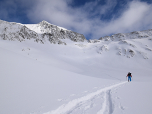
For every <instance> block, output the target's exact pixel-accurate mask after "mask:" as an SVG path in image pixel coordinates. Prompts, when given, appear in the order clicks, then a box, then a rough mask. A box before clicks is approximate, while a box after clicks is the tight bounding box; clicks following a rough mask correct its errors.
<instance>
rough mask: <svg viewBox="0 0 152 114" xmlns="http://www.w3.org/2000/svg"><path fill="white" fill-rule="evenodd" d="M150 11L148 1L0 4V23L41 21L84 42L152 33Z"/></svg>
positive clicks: (20, 0) (0, 0)
mask: <svg viewBox="0 0 152 114" xmlns="http://www.w3.org/2000/svg"><path fill="white" fill-rule="evenodd" d="M151 11H152V0H0V19H1V20H5V21H9V22H18V23H22V24H37V23H39V22H41V21H43V20H45V21H48V22H49V23H51V24H54V25H57V26H60V27H64V28H66V29H69V30H72V31H75V32H78V33H81V34H83V35H84V36H85V37H86V38H87V39H99V38H100V37H103V36H109V35H112V34H117V33H128V32H132V31H141V30H148V29H152V13H151Z"/></svg>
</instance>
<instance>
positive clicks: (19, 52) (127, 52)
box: [0, 20, 152, 114]
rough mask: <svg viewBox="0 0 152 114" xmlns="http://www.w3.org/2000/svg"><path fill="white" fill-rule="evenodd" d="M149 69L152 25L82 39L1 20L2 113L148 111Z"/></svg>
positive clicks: (135, 113) (44, 26) (46, 27)
mask: <svg viewBox="0 0 152 114" xmlns="http://www.w3.org/2000/svg"><path fill="white" fill-rule="evenodd" d="M60 44H63V45H60ZM151 69H152V30H146V31H138V32H131V33H123V34H122V33H119V34H115V35H112V36H106V37H102V38H100V39H94V40H86V38H85V37H84V36H83V35H82V34H79V33H76V32H73V31H70V30H67V29H65V28H62V27H58V26H55V25H52V24H50V23H48V22H46V21H42V22H40V23H39V24H20V23H14V22H6V21H2V20H0V77H1V80H0V92H1V94H0V107H1V109H0V114H122V113H125V114H143V113H145V112H146V113H147V114H150V113H151V112H152V108H151V102H152V101H151V99H150V98H151V96H152V91H151V89H150V88H151V86H152V76H151V74H152V70H151ZM128 72H131V73H132V75H133V81H132V82H131V83H127V81H126V75H127V73H128Z"/></svg>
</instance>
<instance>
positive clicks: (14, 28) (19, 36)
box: [0, 20, 87, 45]
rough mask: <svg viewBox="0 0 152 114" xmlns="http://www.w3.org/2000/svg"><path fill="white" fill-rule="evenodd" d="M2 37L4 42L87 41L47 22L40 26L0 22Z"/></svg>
mask: <svg viewBox="0 0 152 114" xmlns="http://www.w3.org/2000/svg"><path fill="white" fill-rule="evenodd" d="M0 37H1V38H2V39H4V40H18V41H20V42H21V41H25V39H34V41H36V42H40V43H44V42H45V41H47V40H48V41H49V42H50V43H54V44H64V45H66V43H65V42H63V41H61V39H70V40H72V41H74V42H84V41H87V40H86V38H85V37H84V35H82V34H79V33H76V32H73V31H70V30H67V29H64V28H61V27H58V26H55V25H52V24H50V23H48V22H46V21H42V22H40V23H39V24H31V25H30V24H29V25H27V24H25V25H24V24H20V23H14V22H6V21H2V20H0Z"/></svg>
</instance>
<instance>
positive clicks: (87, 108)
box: [43, 82, 126, 114]
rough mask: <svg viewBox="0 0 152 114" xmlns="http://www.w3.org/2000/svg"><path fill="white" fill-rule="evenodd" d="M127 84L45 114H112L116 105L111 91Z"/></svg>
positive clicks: (77, 100) (80, 99)
mask: <svg viewBox="0 0 152 114" xmlns="http://www.w3.org/2000/svg"><path fill="white" fill-rule="evenodd" d="M125 83H126V82H121V83H118V84H115V85H112V86H109V87H105V88H103V89H100V90H97V91H96V92H93V93H89V94H87V95H86V96H84V97H80V98H77V99H74V100H72V101H69V102H68V103H67V104H63V105H61V106H60V107H58V108H57V109H56V110H53V111H50V112H47V113H43V114H91V113H94V111H96V112H97V114H112V113H113V111H114V105H113V102H112V98H111V89H113V88H115V87H118V86H120V85H122V84H125Z"/></svg>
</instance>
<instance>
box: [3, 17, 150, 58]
mask: <svg viewBox="0 0 152 114" xmlns="http://www.w3.org/2000/svg"><path fill="white" fill-rule="evenodd" d="M0 39H2V40H10V41H16V40H17V41H20V42H22V41H26V40H31V39H32V40H34V42H37V43H42V44H45V43H46V42H50V43H51V44H62V45H67V44H70V43H69V41H70V42H72V45H74V46H77V47H79V49H84V50H85V49H87V50H88V52H91V50H94V52H96V53H98V54H101V55H103V54H104V55H106V54H107V55H108V53H109V55H110V54H112V53H113V54H112V56H113V55H114V53H115V54H116V55H118V56H122V57H127V58H132V57H135V56H141V57H142V58H144V59H149V58H151V52H152V46H151V41H152V29H149V30H145V31H134V32H131V33H124V34H123V33H118V34H114V35H111V36H105V37H101V38H99V39H93V40H92V39H90V40H87V39H86V38H85V37H84V35H83V34H79V33H76V32H73V31H71V30H67V29H65V28H62V27H59V26H56V25H52V24H50V23H48V22H46V21H42V22H40V23H38V24H20V23H14V22H7V21H2V20H0ZM67 39H68V40H67Z"/></svg>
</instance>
